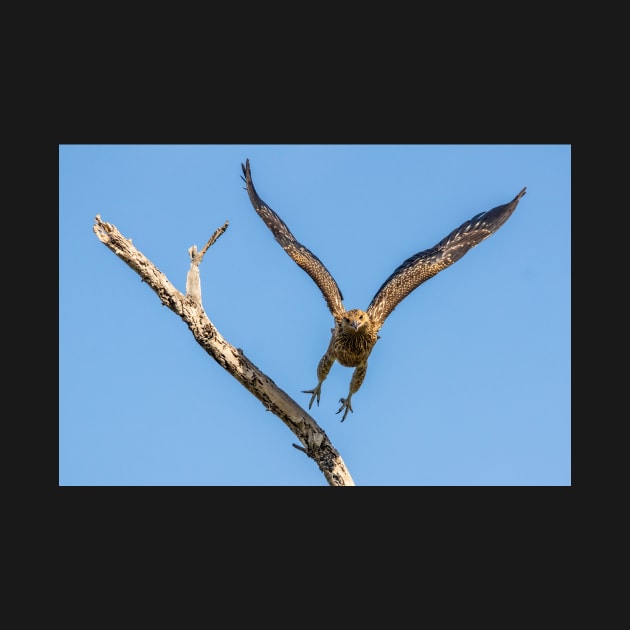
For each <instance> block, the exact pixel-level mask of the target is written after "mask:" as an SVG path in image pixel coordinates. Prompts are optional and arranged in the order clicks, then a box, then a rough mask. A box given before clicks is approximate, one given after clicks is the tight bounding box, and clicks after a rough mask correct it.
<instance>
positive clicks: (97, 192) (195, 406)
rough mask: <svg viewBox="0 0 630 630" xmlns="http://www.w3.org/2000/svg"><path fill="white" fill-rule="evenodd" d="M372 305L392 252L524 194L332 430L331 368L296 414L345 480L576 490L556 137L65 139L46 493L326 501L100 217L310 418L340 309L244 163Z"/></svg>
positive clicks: (351, 300) (392, 336)
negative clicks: (264, 216) (191, 271)
mask: <svg viewBox="0 0 630 630" xmlns="http://www.w3.org/2000/svg"><path fill="white" fill-rule="evenodd" d="M246 158H249V159H250V163H251V168H252V176H253V181H254V185H255V186H256V189H257V191H258V193H259V195H260V196H261V197H262V199H264V200H265V202H266V203H267V204H268V205H269V206H271V208H273V209H274V210H275V211H276V212H277V213H278V214H279V215H280V216H281V217H282V219H283V220H284V221H285V222H286V223H287V225H288V226H289V228H290V229H291V230H292V231H293V233H294V234H295V236H296V238H297V239H298V240H299V241H301V242H302V243H303V244H304V245H306V246H307V247H308V248H309V249H311V251H313V252H314V253H315V254H316V255H317V256H318V257H319V258H320V259H321V260H322V261H323V262H324V264H325V265H326V266H327V267H328V269H329V270H330V272H331V273H332V274H333V276H334V277H335V279H336V280H337V283H338V285H339V287H340V289H341V291H342V293H343V295H344V298H345V299H344V304H345V306H346V308H348V309H350V308H362V309H365V308H366V307H367V305H368V304H369V302H370V300H371V299H372V296H373V295H374V293H375V292H376V290H377V289H378V288H379V287H380V285H381V284H382V282H383V281H384V280H385V279H386V278H387V277H388V276H389V274H390V273H391V272H392V271H393V270H394V269H395V268H396V267H397V266H398V265H399V264H400V263H401V262H402V261H403V260H404V259H405V258H407V257H408V256H410V255H412V254H414V253H416V252H418V251H420V250H423V249H427V248H429V247H431V246H433V245H435V244H436V243H437V242H438V241H439V240H441V239H442V238H443V237H444V236H446V235H447V234H448V233H449V232H450V231H451V230H453V229H454V228H456V227H457V226H459V225H460V224H461V223H463V222H464V221H465V220H467V219H469V218H471V217H472V216H474V215H475V214H477V213H478V212H482V211H485V210H489V209H490V208H493V207H494V206H497V205H500V204H502V203H506V202H508V201H510V200H511V199H512V198H513V197H514V196H515V195H516V194H517V193H518V192H519V191H520V190H521V188H523V187H524V186H527V194H526V195H525V197H523V199H522V200H521V201H520V203H519V206H518V208H517V209H516V211H515V213H514V214H513V215H512V217H511V218H510V219H509V220H508V222H507V223H506V224H505V225H504V226H503V227H502V228H501V229H500V230H499V231H498V232H497V233H496V234H494V235H492V236H491V237H490V238H488V239H487V240H485V241H483V242H482V243H481V244H480V245H479V246H477V247H475V248H473V249H472V250H471V251H470V252H469V253H468V254H466V256H464V258H462V259H461V260H460V261H458V262H457V263H455V264H454V265H453V266H451V267H449V268H448V269H446V270H444V271H442V272H441V273H439V274H438V275H437V276H435V277H434V278H432V279H431V280H429V281H427V282H426V283H424V284H422V285H420V287H419V288H417V289H416V290H415V291H414V292H413V293H411V294H410V295H409V296H408V297H407V298H405V300H403V302H401V304H400V305H399V306H398V307H397V308H396V310H395V311H394V312H393V313H392V314H391V315H390V316H389V318H388V319H387V321H386V322H385V324H384V326H383V328H382V329H381V333H380V334H381V339H380V340H379V342H378V343H377V345H376V347H375V349H374V351H373V352H372V355H371V357H370V360H369V367H368V372H367V376H366V379H365V381H364V383H363V386H362V387H361V389H360V390H359V391H358V392H357V393H356V394H355V395H354V397H353V399H352V403H353V409H354V413H353V414H349V415H348V418H347V419H346V421H345V422H344V423H343V424H342V423H340V417H341V416H337V415H336V414H335V412H336V411H337V409H338V408H339V404H338V400H339V398H341V397H342V396H345V395H346V394H347V391H348V386H349V383H350V378H351V375H352V370H351V369H349V368H344V367H342V366H340V365H339V364H335V365H334V366H333V368H332V370H331V372H330V374H329V376H328V378H327V380H326V381H325V382H324V385H323V388H322V397H321V403H320V406H319V407H315V406H314V407H313V408H312V409H311V414H312V415H313V417H314V418H315V419H316V420H317V422H318V423H319V424H320V426H322V427H323V428H324V430H325V431H326V433H327V435H328V437H329V438H330V439H331V441H332V443H333V444H334V446H335V447H336V448H337V450H338V451H339V453H340V454H341V456H342V458H343V459H344V461H345V463H346V465H347V467H348V469H349V471H350V473H351V475H352V477H353V479H354V481H355V483H356V484H357V485H368V486H369V485H372V486H380V485H389V486H393V485H418V486H424V485H428V486H506V485H507V486H514V485H518V486H522V485H530V486H531V485H534V486H548V485H552V486H567V485H571V147H570V145H60V147H59V484H60V485H64V486H84V485H110V486H111V485H114V486H116V485H161V486H164V485H169V486H170V485H195V486H198V485H201V486H205V485H222V486H225V485H239V486H251V485H257V486H278V485H309V486H310V485H312V486H321V485H326V481H325V479H324V477H323V475H322V474H321V472H320V471H319V469H318V468H317V466H316V465H315V463H314V462H312V461H311V460H310V459H308V458H307V457H306V456H305V455H304V454H303V453H301V452H300V451H298V450H296V449H294V448H293V447H292V446H291V445H292V444H293V443H295V442H296V438H295V437H294V435H293V434H292V433H291V432H290V431H289V429H288V428H287V427H286V426H285V425H284V424H283V423H282V422H281V421H280V420H279V419H278V418H277V417H276V416H274V415H273V414H271V413H268V412H266V411H265V409H264V408H263V406H262V404H261V403H260V402H259V401H258V400H257V399H256V398H255V397H253V396H252V395H251V394H250V393H249V392H248V391H246V390H245V389H244V388H243V387H242V386H241V385H240V384H239V383H238V382H237V381H236V380H235V379H233V378H232V377H231V376H230V375H229V374H228V373H227V372H226V371H225V370H223V369H222V368H221V367H220V366H219V365H218V364H217V363H215V362H214V361H213V360H212V359H211V358H210V356H209V355H207V354H206V353H205V351H204V350H202V349H201V347H200V346H199V345H198V344H197V343H196V341H195V340H194V338H193V337H192V335H191V334H190V332H189V331H188V328H187V327H186V325H185V324H184V323H183V322H182V320H181V319H179V318H178V317H177V316H176V315H175V314H174V313H173V312H172V311H170V310H168V309H167V308H165V307H163V306H162V305H161V303H160V302H159V300H158V298H157V296H156V295H155V294H154V293H153V291H151V289H149V288H148V287H147V286H146V285H145V284H142V283H141V282H140V279H139V276H138V275H137V274H136V273H135V272H133V271H132V270H131V269H130V268H129V267H127V266H126V265H125V263H123V262H122V261H121V260H120V259H119V258H117V257H116V256H115V255H114V254H113V253H112V252H111V251H110V250H109V249H107V248H106V247H105V246H104V245H103V244H102V243H100V241H98V239H97V238H96V236H95V235H94V233H93V231H92V226H93V225H94V216H95V215H96V214H100V215H101V218H102V219H103V220H104V221H107V222H109V223H113V224H114V225H116V227H117V228H118V229H119V230H120V231H121V233H122V234H123V235H124V236H126V237H127V238H131V239H132V240H133V243H134V245H135V246H136V247H137V248H138V249H139V250H140V251H142V252H143V253H144V254H145V255H146V256H147V257H148V258H149V259H151V260H152V261H153V263H155V265H157V267H158V268H159V269H160V270H161V271H162V272H164V273H165V274H166V275H167V277H168V278H169V280H170V281H171V282H172V283H173V284H174V285H175V286H176V287H177V288H178V289H179V290H181V291H182V292H183V291H185V282H186V273H187V271H188V268H189V258H188V252H187V250H188V248H189V247H190V246H191V245H193V244H196V245H197V246H198V247H199V248H201V247H202V246H203V245H204V244H205V243H206V241H207V240H208V238H209V237H210V236H211V234H212V233H213V232H214V230H216V229H217V228H218V227H219V226H221V225H222V224H223V223H224V222H225V221H226V220H229V222H230V225H229V228H228V230H227V231H226V232H225V233H224V234H223V236H221V238H220V239H219V240H218V241H217V242H216V243H215V244H214V245H213V247H211V248H210V250H209V251H208V252H207V254H206V255H205V258H204V260H203V263H202V265H201V283H202V291H203V304H204V308H205V310H206V313H207V314H208V316H209V318H210V320H211V321H212V322H213V323H214V325H215V326H216V327H217V328H218V330H219V332H220V333H221V334H222V335H223V336H224V337H225V338H226V339H227V341H229V342H230V343H231V344H232V345H234V346H236V347H239V348H242V350H243V352H244V353H245V354H246V355H247V357H248V358H249V359H250V360H251V361H253V362H254V363H255V364H256V365H257V366H258V367H259V368H260V369H261V370H262V371H263V372H265V373H266V374H267V375H268V376H269V377H271V378H272V379H273V380H274V381H275V382H276V384H277V385H278V386H279V387H281V388H282V389H284V390H285V391H286V392H287V393H288V394H289V395H291V396H292V397H293V398H294V399H295V400H296V401H297V402H298V403H300V404H302V406H304V407H306V406H307V404H308V400H309V396H308V395H307V394H303V393H301V390H303V389H310V388H312V387H314V386H315V384H316V382H317V377H316V368H317V363H318V361H319V359H320V358H321V356H322V354H323V353H324V351H325V350H326V347H327V345H328V341H329V338H330V328H331V326H332V316H331V315H330V313H329V311H328V309H327V307H326V303H325V301H324V299H323V297H322V295H321V293H320V291H319V289H318V288H317V286H316V285H315V284H314V283H313V281H312V280H311V279H310V278H309V277H308V276H307V274H306V273H305V272H304V271H302V270H301V269H300V268H299V267H298V266H297V265H296V264H295V263H294V262H293V261H292V260H291V259H290V258H289V257H288V256H287V255H286V253H285V252H284V251H283V250H282V248H281V247H280V246H279V245H278V244H277V243H276V241H275V240H274V239H273V236H272V235H271V233H270V232H269V231H268V229H267V227H266V226H265V225H264V223H263V222H262V220H261V219H260V218H259V217H258V216H257V215H256V213H255V212H254V210H253V208H252V206H251V205H250V202H249V199H248V197H247V193H246V191H245V190H244V188H243V186H244V184H243V182H242V180H241V178H240V176H241V162H244V161H245V159H246Z"/></svg>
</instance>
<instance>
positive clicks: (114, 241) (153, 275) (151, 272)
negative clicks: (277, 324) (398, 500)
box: [93, 214, 354, 486]
mask: <svg viewBox="0 0 630 630" xmlns="http://www.w3.org/2000/svg"><path fill="white" fill-rule="evenodd" d="M95 220H96V223H95V225H94V228H93V229H94V233H95V234H96V236H97V238H98V239H99V240H100V241H101V243H103V244H104V245H105V246H106V247H108V248H109V249H110V250H111V251H112V252H114V254H116V256H118V257H119V258H120V259H121V260H123V261H124V262H125V263H127V265H128V266H129V267H131V268H132V269H133V270H134V271H135V272H136V273H138V275H139V276H140V278H141V279H142V280H143V281H144V282H146V284H148V285H149V286H150V287H151V289H153V291H155V293H156V294H157V296H158V297H159V299H160V301H161V302H162V304H164V305H165V306H168V308H169V309H171V310H172V311H173V312H174V313H175V314H176V315H179V316H180V317H181V318H182V319H183V320H184V322H185V323H186V324H187V326H188V328H189V329H190V331H191V333H192V334H193V336H194V338H195V339H196V340H197V343H199V345H200V346H201V347H202V348H203V349H204V350H205V351H206V352H207V353H208V354H209V355H210V356H211V357H212V358H213V359H214V360H215V361H216V362H217V363H218V364H219V365H220V366H221V367H222V368H224V369H225V370H227V371H228V372H229V373H230V374H231V375H232V376H233V377H234V378H235V379H236V380H237V381H238V382H239V383H241V385H243V386H244V387H245V388H246V389H247V390H248V391H249V392H251V393H252V394H253V395H254V396H256V398H258V400H260V402H261V403H262V404H263V405H264V407H265V409H266V410H267V411H271V412H272V413H273V414H274V415H276V416H277V417H278V418H280V420H282V422H284V424H285V425H286V426H287V427H289V429H290V430H291V431H292V432H293V433H294V434H295V436H296V437H297V438H298V440H299V441H300V444H301V446H298V445H294V446H295V447H296V448H298V449H299V450H301V451H303V452H304V453H306V455H308V456H309V457H310V458H311V459H313V460H314V461H315V463H316V464H317V466H318V467H319V469H320V470H321V471H322V473H323V474H324V476H325V478H326V481H327V482H328V484H329V485H331V486H353V485H354V481H353V480H352V477H351V476H350V473H349V472H348V470H347V468H346V465H345V464H344V462H343V460H342V459H341V456H340V455H339V453H338V452H337V450H336V449H335V448H334V447H333V445H332V443H331V442H330V440H329V439H328V436H327V435H326V432H325V431H324V430H323V429H322V428H321V427H320V426H319V425H318V424H317V422H315V420H314V419H313V418H312V417H311V416H310V415H309V414H308V412H306V411H305V410H304V409H302V407H300V405H299V404H298V403H297V402H295V401H294V400H293V399H292V398H291V397H290V396H289V395H288V394H287V393H286V392H284V391H283V390H282V389H280V388H279V387H278V386H277V385H276V384H275V383H274V382H273V380H272V379H270V378H269V377H268V376H267V375H266V374H264V373H263V372H261V371H260V370H259V369H258V368H257V367H256V366H255V365H254V364H253V363H252V362H251V361H250V360H249V359H248V358H247V357H246V356H245V355H244V354H243V351H242V350H241V349H240V348H235V347H234V346H232V345H231V344H229V343H228V342H227V341H226V340H225V339H224V338H223V337H222V336H221V335H220V333H219V331H218V330H217V329H216V327H215V326H214V324H213V323H212V322H211V321H210V319H209V318H208V316H207V315H206V312H205V311H204V309H203V306H202V303H201V280H200V275H199V265H200V263H201V261H202V259H203V256H204V254H205V253H206V252H207V251H208V249H209V248H210V247H211V246H212V244H213V243H214V242H215V241H216V240H217V239H218V238H219V236H221V234H223V232H225V230H226V229H227V227H228V222H227V221H226V222H225V224H224V225H223V226H222V227H220V228H218V229H217V230H216V231H215V233H214V234H213V235H212V237H211V238H210V239H209V240H208V242H207V243H206V245H205V247H204V248H203V249H202V250H201V252H199V253H198V252H197V247H196V245H193V246H192V247H191V248H190V249H189V250H188V253H189V255H190V260H191V263H190V270H189V272H188V276H187V278H186V295H184V294H182V293H181V292H180V291H178V290H177V289H176V288H175V287H174V286H173V285H172V284H171V283H170V282H169V280H168V278H167V277H166V276H165V275H164V274H163V273H162V272H161V271H160V270H159V269H158V268H157V267H156V266H155V265H154V264H153V263H152V262H151V261H150V260H149V259H148V258H147V257H146V256H144V254H142V252H140V251H139V250H138V249H136V248H135V247H134V246H133V244H132V242H131V239H126V238H125V237H124V236H123V235H122V234H121V233H120V232H119V231H118V229H117V228H116V226H114V225H112V224H111V223H105V222H104V221H102V220H101V217H100V215H98V214H97V215H96V218H95Z"/></svg>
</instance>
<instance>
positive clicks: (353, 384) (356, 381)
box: [337, 361, 367, 422]
mask: <svg viewBox="0 0 630 630" xmlns="http://www.w3.org/2000/svg"><path fill="white" fill-rule="evenodd" d="M366 372H367V361H365V363H361V365H357V367H356V368H355V369H354V372H353V373H352V379H351V380H350V391H349V392H348V397H347V398H340V399H339V402H340V403H341V407H339V411H338V412H337V413H341V411H342V410H343V409H345V411H344V412H343V418H341V422H343V421H344V420H345V419H346V416H347V415H348V411H352V405H351V404H350V399H351V398H352V394H355V393H356V392H357V391H358V390H359V387H361V384H362V383H363V379H364V378H365V374H366ZM352 413H354V411H352Z"/></svg>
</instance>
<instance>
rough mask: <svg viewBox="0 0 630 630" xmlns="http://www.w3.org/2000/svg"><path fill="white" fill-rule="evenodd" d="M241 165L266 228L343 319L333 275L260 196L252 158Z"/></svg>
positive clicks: (339, 296)
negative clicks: (253, 176) (255, 186)
mask: <svg viewBox="0 0 630 630" xmlns="http://www.w3.org/2000/svg"><path fill="white" fill-rule="evenodd" d="M241 167H242V168H243V175H244V176H245V177H243V178H242V179H243V181H244V182H245V183H246V184H247V187H246V190H247V193H248V195H249V200H250V201H251V202H252V206H254V210H256V212H257V213H258V215H259V216H260V218H261V219H262V220H263V221H264V222H265V223H266V224H267V227H268V228H269V229H270V230H271V232H272V234H273V235H274V237H275V239H276V241H278V243H280V245H282V248H283V249H284V251H285V252H286V253H287V254H289V256H291V258H293V260H294V261H295V262H296V263H297V264H298V265H299V266H300V267H302V269H304V271H306V273H307V274H308V275H309V276H310V277H311V278H312V279H313V280H314V282H315V284H317V286H318V287H319V289H320V291H321V292H322V294H323V295H324V299H325V300H326V304H327V305H328V308H329V309H330V312H331V313H332V315H333V317H334V318H335V319H336V320H340V319H341V318H342V317H343V315H344V313H345V309H344V307H343V304H342V300H343V296H342V295H341V291H340V290H339V287H338V286H337V283H336V282H335V279H334V278H333V277H332V276H331V275H330V272H329V271H328V269H326V267H325V266H324V263H323V262H322V261H321V260H320V259H319V258H317V256H315V254H313V252H312V251H311V250H310V249H308V248H307V247H304V245H302V243H300V242H299V241H298V240H297V239H296V238H295V236H293V234H291V230H289V228H288V226H287V224H286V223H285V222H284V221H283V220H282V219H281V218H280V217H279V216H278V215H277V214H276V213H275V212H274V211H273V210H272V209H271V208H270V207H269V206H268V205H267V204H266V203H265V202H264V201H263V200H262V199H261V198H260V197H259V196H258V193H257V192H256V189H255V188H254V184H253V182H252V173H251V170H250V168H249V160H246V162H245V164H244V165H243V164H241Z"/></svg>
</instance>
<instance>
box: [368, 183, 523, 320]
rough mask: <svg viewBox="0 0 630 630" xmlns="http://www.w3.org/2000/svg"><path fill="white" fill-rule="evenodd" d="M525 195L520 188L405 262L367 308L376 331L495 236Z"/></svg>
mask: <svg viewBox="0 0 630 630" xmlns="http://www.w3.org/2000/svg"><path fill="white" fill-rule="evenodd" d="M525 191H526V188H523V190H521V192H520V193H518V195H516V197H514V199H513V200H512V201H510V202H509V203H506V204H503V205H502V206H497V207H496V208H492V210H488V211H487V212H480V213H479V214H477V215H475V216H474V217H473V218H472V219H470V220H469V221H466V222H465V223H462V225H460V226H459V227H458V228H457V229H456V230H453V231H452V232H451V233H450V234H449V235H448V236H447V237H446V238H444V239H442V240H441V241H440V242H439V243H438V244H437V245H436V246H435V247H432V248H431V249H426V250H424V251H422V252H418V253H417V254H414V255H413V256H411V257H410V258H407V260H405V261H404V262H403V263H402V264H401V265H400V266H399V267H398V268H397V269H396V270H395V271H394V273H392V275H391V276H389V278H387V280H385V282H384V283H383V284H382V286H381V288H380V289H379V290H378V291H377V292H376V295H375V296H374V297H373V298H372V302H371V303H370V305H369V306H368V309H367V314H368V315H369V317H370V319H371V320H372V322H373V323H374V324H375V325H376V327H377V329H378V328H380V327H381V326H382V325H383V322H384V321H385V319H386V318H387V316H388V315H389V314H390V313H391V312H392V311H393V310H394V309H395V308H396V306H398V304H400V302H401V301H402V300H403V299H404V298H405V297H407V296H408V295H409V294H410V293H411V292H412V291H413V290H414V289H416V288H417V287H418V286H420V285H421V284H422V283H423V282H425V281H426V280H428V279H429V278H432V277H433V276H434V275H435V274H437V273H439V272H440V271H442V269H446V267H449V266H450V265H452V264H453V263H454V262H457V261H458V260H459V259H460V258H461V257H462V256H463V255H464V254H465V253H466V252H467V251H468V250H470V249H471V248H472V247H474V246H475V245H478V244H479V243H481V241H483V240H484V239H486V238H488V237H489V236H490V235H491V234H494V232H496V231H497V230H498V229H499V228H500V227H501V226H502V225H503V224H504V223H505V222H506V221H507V220H508V219H509V217H510V215H511V214H512V213H513V212H514V210H515V209H516V206H517V205H518V202H519V200H520V199H521V197H522V196H523V195H524V194H525Z"/></svg>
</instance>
